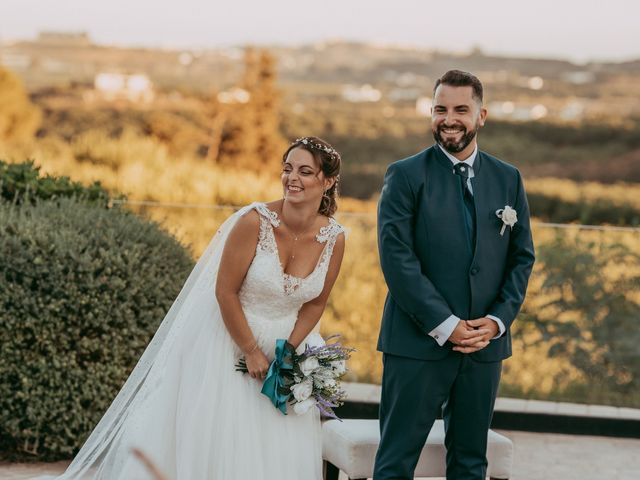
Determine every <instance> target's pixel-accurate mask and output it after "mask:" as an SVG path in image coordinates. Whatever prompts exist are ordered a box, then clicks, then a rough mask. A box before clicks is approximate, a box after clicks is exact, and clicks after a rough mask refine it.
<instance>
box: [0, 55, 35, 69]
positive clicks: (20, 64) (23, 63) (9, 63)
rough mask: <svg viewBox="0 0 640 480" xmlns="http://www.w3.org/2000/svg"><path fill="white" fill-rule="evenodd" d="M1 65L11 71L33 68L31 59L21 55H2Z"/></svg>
mask: <svg viewBox="0 0 640 480" xmlns="http://www.w3.org/2000/svg"><path fill="white" fill-rule="evenodd" d="M0 65H4V66H5V67H7V68H9V69H11V70H26V69H27V68H29V67H30V66H31V57H30V56H29V55H23V54H19V53H1V54H0Z"/></svg>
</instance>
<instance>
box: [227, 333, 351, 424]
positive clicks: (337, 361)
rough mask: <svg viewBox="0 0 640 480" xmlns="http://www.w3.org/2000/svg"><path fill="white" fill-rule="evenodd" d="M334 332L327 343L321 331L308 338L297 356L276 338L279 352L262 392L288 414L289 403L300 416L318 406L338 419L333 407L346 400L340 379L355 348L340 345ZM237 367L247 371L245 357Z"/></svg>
mask: <svg viewBox="0 0 640 480" xmlns="http://www.w3.org/2000/svg"><path fill="white" fill-rule="evenodd" d="M337 338H338V336H337V335H334V336H332V337H329V338H328V339H327V340H334V341H333V342H331V343H327V342H325V341H324V340H323V338H322V337H321V336H320V335H318V334H311V335H309V337H308V338H307V342H306V344H305V349H304V352H303V353H302V354H300V355H298V354H297V353H296V351H295V349H294V348H293V345H291V344H290V343H288V342H287V341H286V340H283V339H279V340H277V341H276V355H275V359H274V360H273V362H271V366H270V367H269V371H268V372H267V376H266V378H265V380H264V383H263V385H262V393H263V394H264V395H266V396H267V397H269V399H270V400H271V402H272V403H273V405H274V406H275V407H276V408H278V409H279V410H280V411H281V412H282V413H284V414H285V415H286V414H287V403H290V404H291V405H292V406H293V411H294V412H295V413H297V414H298V415H302V414H304V413H306V412H307V411H308V410H309V409H310V408H311V407H314V406H315V407H317V408H318V410H320V413H321V414H322V415H323V416H326V417H331V418H336V419H337V418H338V417H337V416H336V414H335V413H334V412H333V409H334V408H336V407H339V406H340V405H342V404H343V403H344V398H345V393H344V391H343V390H341V388H340V378H341V377H342V376H343V375H344V374H345V373H346V372H347V366H346V361H347V360H348V359H349V357H350V356H351V352H353V349H352V348H347V347H344V346H343V345H341V344H340V343H339V342H338V341H336V340H335V339H337ZM236 367H237V368H236V370H238V371H240V372H247V366H246V363H245V362H244V359H241V360H240V362H239V363H238V364H237V365H236Z"/></svg>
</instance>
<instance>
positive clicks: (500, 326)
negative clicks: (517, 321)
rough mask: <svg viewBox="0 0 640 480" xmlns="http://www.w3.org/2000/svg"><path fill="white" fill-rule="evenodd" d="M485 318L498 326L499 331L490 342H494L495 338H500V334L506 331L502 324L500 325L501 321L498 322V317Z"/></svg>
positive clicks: (489, 316)
mask: <svg viewBox="0 0 640 480" xmlns="http://www.w3.org/2000/svg"><path fill="white" fill-rule="evenodd" d="M487 318H490V319H491V320H493V321H494V322H496V323H497V324H498V328H499V329H500V331H499V332H498V333H497V334H496V336H495V337H493V338H492V339H491V340H495V339H496V338H500V337H501V336H502V334H503V333H504V331H505V330H506V328H505V327H504V323H502V320H500V319H499V318H498V317H496V316H494V315H487Z"/></svg>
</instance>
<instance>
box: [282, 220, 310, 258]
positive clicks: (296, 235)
mask: <svg viewBox="0 0 640 480" xmlns="http://www.w3.org/2000/svg"><path fill="white" fill-rule="evenodd" d="M280 221H281V222H282V224H283V225H284V226H285V227H287V231H288V232H289V234H290V235H291V237H292V238H293V245H292V246H291V255H289V258H290V259H291V260H293V259H295V258H296V247H297V245H298V239H299V238H300V237H302V236H303V235H305V234H306V233H308V232H309V231H310V230H311V229H312V228H313V225H314V224H315V223H316V222H315V219H314V220H313V222H311V225H309V227H307V228H305V229H304V230H303V231H302V232H299V233H296V232H294V231H293V229H292V228H291V227H290V226H289V225H287V222H285V221H284V220H283V219H282V218H280Z"/></svg>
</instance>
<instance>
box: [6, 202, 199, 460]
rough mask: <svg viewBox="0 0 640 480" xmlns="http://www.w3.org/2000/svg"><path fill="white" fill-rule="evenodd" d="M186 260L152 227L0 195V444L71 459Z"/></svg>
mask: <svg viewBox="0 0 640 480" xmlns="http://www.w3.org/2000/svg"><path fill="white" fill-rule="evenodd" d="M192 267H193V261H192V259H191V257H190V255H189V253H188V252H187V251H186V250H185V249H184V248H183V247H182V246H181V245H180V244H179V243H178V242H177V241H176V240H175V239H174V238H173V237H172V236H170V235H169V234H167V233H166V232H164V231H163V230H161V229H160V228H159V227H158V225H157V224H155V223H152V222H149V221H147V220H143V219H141V218H139V217H137V216H135V215H133V214H132V213H129V212H127V211H125V210H121V209H119V208H113V209H109V208H105V207H104V206H101V205H97V204H95V203H93V204H92V203H87V202H83V201H81V200H78V199H76V198H57V199H56V200H55V201H36V202H33V203H32V202H25V203H22V204H18V203H15V202H6V201H5V202H2V201H0V348H1V350H2V354H1V355H0V452H3V456H4V457H7V458H14V459H15V458H23V459H24V458H29V457H31V458H37V459H60V458H69V457H71V456H72V455H73V454H74V452H75V451H76V450H77V449H78V448H79V447H80V446H81V444H82V442H83V441H84V440H85V438H86V436H87V435H88V434H89V432H90V431H91V429H92V428H93V427H94V426H95V424H96V423H97V421H98V420H99V419H100V417H101V415H102V414H103V413H104V411H105V410H106V409H107V407H108V406H109V404H110V403H111V401H112V400H113V399H114V397H115V395H116V394H117V392H118V390H119V389H120V387H121V386H122V384H123V382H124V381H125V379H126V377H127V376H128V374H129V372H130V371H131V369H132V368H133V367H134V366H135V364H136V362H137V360H138V358H139V357H140V355H141V354H142V352H143V351H144V349H145V346H146V345H147V343H148V342H149V340H150V339H151V337H152V336H153V333H154V332H155V330H156V328H157V327H158V325H159V323H160V322H161V320H162V319H163V317H164V315H165V313H166V312H167V310H168V309H169V307H170V306H171V303H172V302H173V300H174V298H175V297H176V296H177V294H178V292H179V290H180V288H181V286H182V284H183V282H184V280H185V279H186V277H187V275H188V273H189V272H190V270H191V269H192Z"/></svg>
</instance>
